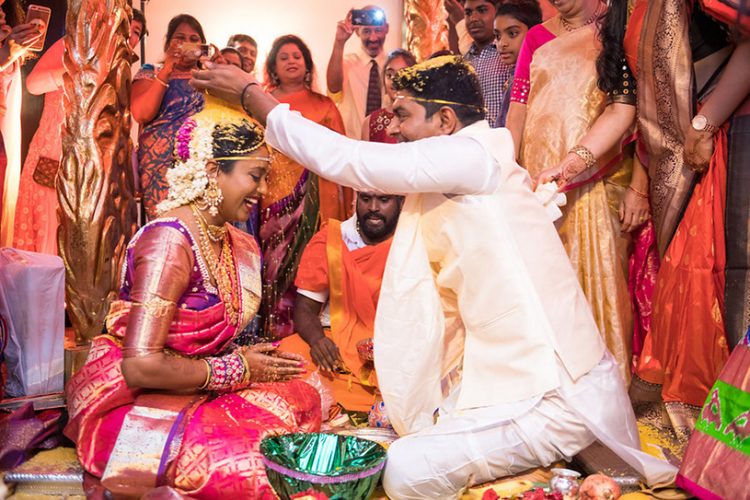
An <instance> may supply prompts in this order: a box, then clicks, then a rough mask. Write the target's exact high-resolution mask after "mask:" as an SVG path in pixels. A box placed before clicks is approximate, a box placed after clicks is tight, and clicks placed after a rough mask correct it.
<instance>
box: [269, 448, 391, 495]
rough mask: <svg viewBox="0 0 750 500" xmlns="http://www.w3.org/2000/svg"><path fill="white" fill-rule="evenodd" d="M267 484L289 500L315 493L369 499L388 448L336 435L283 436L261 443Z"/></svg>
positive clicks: (380, 472) (381, 470)
mask: <svg viewBox="0 0 750 500" xmlns="http://www.w3.org/2000/svg"><path fill="white" fill-rule="evenodd" d="M260 452H261V455H262V456H263V464H264V465H265V466H266V473H267V475H268V482H269V483H271V486H273V489H274V490H276V493H277V494H278V495H279V496H280V497H281V498H282V499H283V500H286V499H288V498H290V497H291V496H292V495H295V494H297V493H301V492H303V491H308V490H310V489H313V490H315V491H320V492H322V493H325V494H326V495H327V496H328V497H331V498H332V497H334V496H336V497H338V498H346V499H347V500H357V499H361V500H366V499H368V498H370V495H372V492H373V490H374V489H375V487H376V486H377V484H378V480H379V479H380V475H381V474H382V472H383V467H384V466H385V453H386V452H385V448H383V447H382V446H381V445H379V444H378V443H376V442H374V441H369V440H367V439H361V438H358V437H355V436H339V435H337V434H322V433H311V434H302V433H298V434H284V435H281V436H273V437H268V438H265V439H264V440H263V441H262V442H261V443H260Z"/></svg>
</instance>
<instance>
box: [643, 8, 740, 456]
mask: <svg viewBox="0 0 750 500" xmlns="http://www.w3.org/2000/svg"><path fill="white" fill-rule="evenodd" d="M643 3H644V4H647V7H646V12H645V15H644V24H643V35H641V37H640V48H639V51H638V57H639V63H640V66H641V67H642V68H643V70H644V71H643V75H642V77H641V80H642V85H641V88H642V89H643V90H644V92H643V93H641V94H640V95H639V103H638V105H639V108H640V111H639V125H641V127H642V131H643V135H644V137H645V138H646V139H647V140H646V141H645V142H646V144H647V146H648V148H649V153H650V156H651V158H653V161H652V162H651V164H650V165H649V171H652V172H653V175H652V178H653V179H654V182H653V184H654V187H655V188H656V189H655V190H652V195H654V198H655V206H657V207H663V209H662V212H663V215H662V217H657V219H656V221H657V229H658V236H659V240H660V241H659V243H660V244H659V246H660V248H661V247H665V249H664V252H665V253H664V259H663V263H662V268H661V270H660V271H659V275H658V278H657V282H656V290H655V294H654V315H653V323H652V332H651V334H650V335H649V336H647V337H646V342H645V345H644V352H643V356H642V357H641V359H640V360H639V363H638V366H637V369H636V377H634V380H633V386H632V387H631V396H632V397H633V399H634V400H639V402H644V403H646V402H648V403H650V404H644V405H643V406H644V407H647V406H652V407H653V406H657V407H658V408H659V411H660V412H661V413H663V414H664V415H665V416H666V418H663V417H662V415H658V417H661V418H658V419H657V421H659V420H662V421H666V422H667V423H668V426H665V427H666V428H663V430H662V432H664V431H666V432H667V433H670V434H672V435H673V439H674V440H675V443H676V445H675V448H676V454H677V455H678V457H680V456H681V454H682V452H683V448H684V445H685V444H686V442H687V439H688V437H689V436H690V433H691V432H692V431H693V429H694V427H695V424H696V421H697V420H698V418H699V414H700V409H701V406H702V405H703V403H704V401H705V400H706V397H707V395H708V394H709V390H710V389H711V386H712V385H713V383H714V381H715V380H716V378H717V377H718V376H719V373H720V371H721V369H722V367H723V366H724V364H725V363H726V360H727V359H728V357H729V351H730V349H731V346H733V345H734V344H735V343H736V341H737V338H738V337H739V335H740V334H741V331H742V328H744V327H743V326H741V325H739V324H734V326H731V324H730V325H728V324H727V316H726V315H727V312H728V308H726V304H725V287H726V284H727V283H726V278H725V271H727V270H729V271H732V266H731V265H730V264H729V262H728V257H730V256H731V255H732V253H730V251H731V249H732V248H734V249H736V248H737V246H736V244H737V243H738V242H739V241H740V238H738V237H737V236H739V231H737V229H738V228H741V227H747V220H748V216H747V205H746V206H745V207H744V217H742V218H741V222H740V224H738V225H737V227H731V226H729V225H725V210H726V211H727V212H726V213H727V215H728V216H730V217H731V215H732V213H738V212H740V211H741V210H743V208H742V207H741V205H740V204H738V203H733V204H732V203H728V202H727V197H728V190H731V189H735V190H737V191H735V192H741V191H742V182H741V181H739V179H740V178H739V177H736V178H734V181H735V182H728V175H729V174H731V173H732V169H731V168H729V167H731V166H732V165H731V163H730V162H728V160H729V159H730V158H731V155H730V154H729V151H734V152H735V153H736V152H738V151H739V149H740V148H741V147H742V146H741V145H742V144H743V141H742V139H741V138H742V137H743V126H742V116H743V115H747V114H748V113H750V111H749V110H750V105H749V103H748V98H747V92H748V86H747V78H746V64H747V57H748V56H747V54H748V53H750V52H749V51H748V47H750V45H749V44H748V42H747V38H745V41H744V42H743V43H740V44H738V45H737V46H736V47H733V46H732V44H731V43H729V41H728V40H727V37H726V30H725V29H724V28H722V27H721V26H720V25H719V24H718V23H717V22H715V21H713V20H712V19H711V18H710V17H709V16H708V15H707V13H706V12H704V11H703V9H702V6H701V5H700V4H699V3H697V2H696V3H690V2H684V1H679V0H654V1H653V2H645V1H644V2H643ZM745 37H747V34H745ZM664 38H670V39H671V40H674V42H673V43H670V44H667V45H663V44H660V43H658V40H662V39H664ZM654 47H658V50H655V49H654ZM665 62H666V63H665ZM722 68H723V69H722ZM664 81H669V82H670V83H671V87H667V88H664V85H663V84H662V82H664ZM639 83H640V82H639ZM696 97H697V100H698V101H699V102H700V103H701V105H700V107H699V108H698V111H695V101H696ZM641 101H643V102H641ZM743 101H744V105H743ZM694 114H697V116H705V121H706V123H705V124H701V123H700V120H697V121H696V120H692V123H691V117H693V115H694ZM725 123H728V124H730V126H729V129H728V130H729V134H727V133H726V132H727V131H726V127H723V128H722V127H719V126H718V125H721V124H725ZM706 124H707V125H709V127H707V128H706V130H700V129H697V128H696V126H699V127H700V126H702V125H706ZM733 134H736V135H734V138H735V139H739V140H737V141H732V140H731V136H732V135H733ZM744 134H746V132H744ZM745 136H746V135H745ZM728 139H729V141H728ZM744 143H745V144H746V142H744ZM709 160H710V162H709ZM739 166H740V168H739V169H736V170H735V173H736V172H738V171H746V169H745V168H744V165H743V164H742V163H740V164H739ZM657 215H658V214H657ZM729 220H731V219H730V218H727V221H729ZM735 220H738V219H735ZM735 231H737V232H735ZM733 233H734V234H733ZM733 236H735V237H734V238H733ZM734 255H735V256H738V255H737V253H734ZM738 257H739V256H738ZM736 262H737V261H735V263H736ZM735 269H736V268H735ZM732 275H733V273H731V272H729V273H727V274H726V276H729V277H730V278H731V276H732ZM726 298H727V299H730V298H732V297H730V294H727V295H726ZM734 298H739V297H734ZM662 403H663V404H662ZM652 413H653V412H652ZM656 427H657V428H659V426H658V425H656Z"/></svg>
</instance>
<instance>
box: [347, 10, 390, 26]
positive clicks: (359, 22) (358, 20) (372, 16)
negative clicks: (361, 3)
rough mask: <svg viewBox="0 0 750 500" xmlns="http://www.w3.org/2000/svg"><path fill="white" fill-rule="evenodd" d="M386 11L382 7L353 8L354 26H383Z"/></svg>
mask: <svg viewBox="0 0 750 500" xmlns="http://www.w3.org/2000/svg"><path fill="white" fill-rule="evenodd" d="M384 24H385V12H383V11H382V10H380V9H353V10H352V26H383V25H384Z"/></svg>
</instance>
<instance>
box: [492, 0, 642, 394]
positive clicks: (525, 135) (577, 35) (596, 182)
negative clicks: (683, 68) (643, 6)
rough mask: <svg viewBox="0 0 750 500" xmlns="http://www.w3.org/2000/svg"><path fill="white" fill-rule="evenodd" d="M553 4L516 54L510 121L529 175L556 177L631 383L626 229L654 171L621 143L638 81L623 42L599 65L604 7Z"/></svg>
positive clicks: (588, 279) (589, 284)
mask: <svg viewBox="0 0 750 500" xmlns="http://www.w3.org/2000/svg"><path fill="white" fill-rule="evenodd" d="M552 4H553V6H554V7H555V8H556V9H557V11H558V13H559V14H558V15H557V16H555V17H553V18H551V19H549V20H548V21H546V22H545V23H543V24H541V25H538V26H535V27H533V28H532V29H531V30H529V32H528V33H527V36H526V39H525V41H524V45H523V48H522V49H521V52H520V54H519V58H518V62H517V64H516V73H515V79H514V83H513V88H512V91H511V105H510V110H509V113H508V119H507V124H506V125H507V127H508V128H509V129H510V130H511V133H512V134H513V138H514V140H515V143H516V147H517V148H518V153H519V163H521V164H522V165H523V166H524V167H526V168H527V169H528V170H529V173H530V175H531V177H532V178H533V179H535V180H536V181H537V182H538V183H539V184H543V183H546V182H549V181H556V182H557V185H558V189H559V190H560V191H562V192H565V194H566V196H567V205H566V206H565V207H562V211H563V217H562V219H560V221H558V223H557V227H558V231H559V234H560V238H561V239H562V241H563V244H564V245H565V248H566V250H567V252H568V255H569V257H570V259H571V262H572V263H573V267H574V268H575V269H576V270H577V272H578V277H579V280H580V282H581V285H582V287H583V290H584V293H585V294H586V297H587V298H588V300H589V303H590V304H591V307H592V309H593V312H594V317H595V318H596V321H597V324H598V325H599V329H600V331H601V333H602V335H603V336H604V339H605V341H606V343H607V347H608V348H609V350H610V351H611V352H612V354H614V356H615V359H616V360H617V362H618V365H619V367H620V370H621V373H622V374H623V377H624V378H625V380H626V381H627V380H629V378H630V370H631V367H630V364H631V343H632V332H633V318H632V310H631V302H630V295H629V292H628V280H627V268H628V253H629V244H630V238H629V235H628V233H627V232H628V231H631V230H633V229H635V228H637V227H640V226H641V225H642V224H643V223H644V222H645V221H646V220H647V219H648V200H647V192H648V177H647V175H646V173H645V170H644V169H643V168H642V167H640V166H639V165H635V167H636V168H635V170H634V162H633V161H632V147H631V148H630V149H631V151H630V153H631V154H630V155H629V156H631V158H628V159H627V160H626V159H625V158H626V156H628V155H627V154H625V153H627V152H628V151H627V149H628V148H625V149H624V147H623V144H626V143H628V142H632V137H630V138H629V137H628V136H632V133H631V129H632V125H633V122H634V118H635V79H634V78H633V76H632V74H631V71H630V69H629V68H628V65H627V62H626V60H625V58H624V55H623V54H622V44H621V43H620V44H619V49H618V50H619V54H617V56H616V57H617V66H616V70H617V74H611V72H610V73H609V74H607V75H600V72H599V71H597V59H599V58H600V54H601V53H602V45H601V42H600V40H599V38H600V34H599V24H600V20H601V19H602V17H603V15H604V13H605V11H606V7H605V5H604V3H602V2H599V0H556V1H554V2H552ZM610 59H611V57H610ZM609 67H610V68H611V67H612V65H610V66H609ZM603 76H605V77H606V78H602V77H603ZM602 86H604V88H605V90H606V92H605V91H604V90H602V88H601V87H602ZM628 138H629V139H630V140H627V139H628ZM636 163H637V162H636Z"/></svg>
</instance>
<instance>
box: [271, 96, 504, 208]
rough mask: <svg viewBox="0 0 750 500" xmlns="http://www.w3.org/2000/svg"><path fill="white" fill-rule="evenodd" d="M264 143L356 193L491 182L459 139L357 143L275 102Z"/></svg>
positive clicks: (477, 148)
mask: <svg viewBox="0 0 750 500" xmlns="http://www.w3.org/2000/svg"><path fill="white" fill-rule="evenodd" d="M266 140H267V141H268V143H269V144H270V145H271V146H273V147H274V148H276V149H278V150H279V151H282V152H283V153H284V154H286V155H287V156H289V157H290V158H292V159H293V160H294V161H296V162H298V163H300V164H301V165H304V166H305V167H307V168H308V169H310V170H312V171H313V172H315V173H316V174H318V175H320V176H322V177H324V178H326V179H328V180H331V181H334V182H337V183H339V184H343V185H346V186H350V187H352V188H354V189H357V190H375V191H380V192H383V193H400V194H408V193H451V194H483V193H490V192H492V191H494V188H495V184H496V176H497V173H496V167H495V165H494V162H493V161H492V158H491V157H490V156H489V154H488V153H487V152H486V151H485V150H484V148H483V147H482V146H481V145H480V144H479V143H478V142H477V141H475V140H474V139H472V138H469V137H465V136H440V137H432V138H429V139H423V140H420V141H416V142H409V143H401V144H381V143H376V142H365V141H357V140H353V139H350V138H348V137H346V136H344V135H341V134H337V133H336V132H332V131H331V130H328V129H327V128H325V127H323V126H321V125H318V124H317V123H314V122H312V121H310V120H307V119H305V118H303V117H302V116H301V115H299V114H298V113H294V112H292V111H290V110H289V107H288V105H286V104H281V105H278V106H276V107H275V108H274V109H273V110H272V111H271V112H270V113H269V114H268V118H267V120H266Z"/></svg>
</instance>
